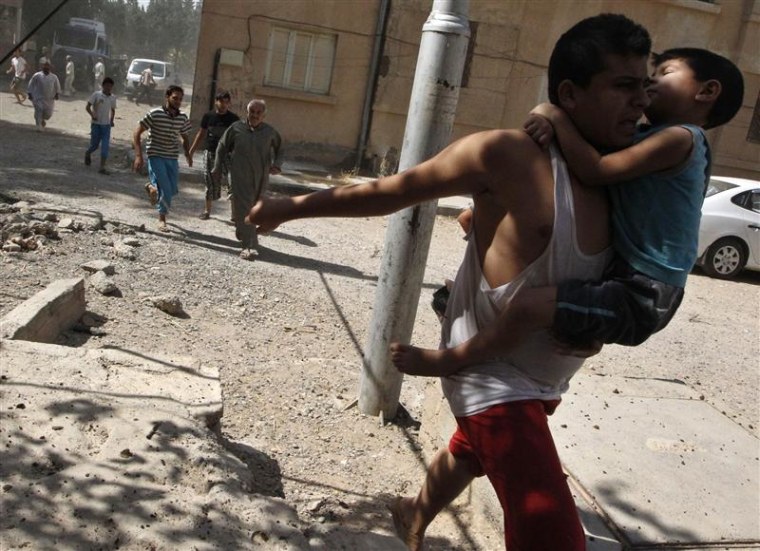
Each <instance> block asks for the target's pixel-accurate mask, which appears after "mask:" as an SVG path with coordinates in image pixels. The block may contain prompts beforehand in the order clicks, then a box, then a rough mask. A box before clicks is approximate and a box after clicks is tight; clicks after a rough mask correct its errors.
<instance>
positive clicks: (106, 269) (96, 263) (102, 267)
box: [81, 260, 116, 276]
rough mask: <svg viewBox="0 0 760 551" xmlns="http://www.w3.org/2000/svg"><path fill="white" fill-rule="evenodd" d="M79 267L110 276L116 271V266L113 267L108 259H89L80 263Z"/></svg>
mask: <svg viewBox="0 0 760 551" xmlns="http://www.w3.org/2000/svg"><path fill="white" fill-rule="evenodd" d="M81 267H82V269H83V270H84V271H85V272H90V273H91V274H94V273H95V272H103V273H104V274H106V275H109V276H110V275H114V274H115V273H116V268H114V265H113V264H111V263H110V262H108V260H91V261H90V262H87V263H86V264H82V266H81Z"/></svg>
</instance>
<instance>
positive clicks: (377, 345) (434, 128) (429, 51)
mask: <svg viewBox="0 0 760 551" xmlns="http://www.w3.org/2000/svg"><path fill="white" fill-rule="evenodd" d="M468 10H469V0H434V2H433V9H432V11H431V13H430V15H429V16H428V19H427V21H426V22H425V24H424V25H423V27H422V40H421V42H420V52H419V56H418V58H417V69H416V72H415V75H414V85H413V86H412V96H411V100H410V102H409V112H408V114H407V119H406V129H405V131H404V144H403V146H402V150H401V159H400V162H399V170H400V171H402V170H405V169H407V168H409V167H412V166H415V165H418V164H420V163H421V162H423V161H425V160H427V159H429V158H430V157H432V156H434V155H435V154H436V153H438V152H439V151H440V150H441V149H443V148H444V147H446V146H447V145H448V143H449V140H450V139H451V130H452V127H453V126H454V115H455V113H456V106H457V101H458V100H459V87H460V84H461V81H462V72H463V70H464V63H465V58H466V56H467V44H468V41H469V36H470V25H469V23H468V20H467V15H468ZM436 206H437V202H436V201H431V202H429V203H425V204H422V205H418V206H416V207H412V208H408V209H404V210H402V211H399V212H397V213H396V214H394V215H392V216H391V218H390V221H389V224H388V229H387V231H386V234H385V249H384V253H383V261H382V264H381V267H380V276H379V281H378V288H377V292H376V294H375V305H374V310H373V314H372V322H371V325H370V331H369V338H368V342H367V345H366V347H365V352H364V356H365V358H364V361H365V365H364V370H363V371H362V379H361V387H360V391H359V410H360V411H361V412H362V413H365V414H367V415H379V414H381V413H382V414H383V416H384V417H385V418H386V419H390V418H392V417H394V416H395V415H396V410H397V409H398V400H399V395H400V394H401V381H402V378H403V375H402V374H401V373H400V372H399V371H398V370H397V369H396V368H395V367H394V366H393V364H392V363H391V360H390V351H389V345H390V343H391V342H396V341H398V342H404V343H408V342H409V341H410V339H411V336H412V329H413V327H414V318H415V316H416V314H417V303H418V302H419V298H420V288H421V286H422V279H423V276H424V274H425V263H426V262H427V255H428V249H429V248H430V238H431V235H432V232H433V224H434V222H435V212H436Z"/></svg>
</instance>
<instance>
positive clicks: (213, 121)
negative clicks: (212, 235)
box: [190, 92, 239, 220]
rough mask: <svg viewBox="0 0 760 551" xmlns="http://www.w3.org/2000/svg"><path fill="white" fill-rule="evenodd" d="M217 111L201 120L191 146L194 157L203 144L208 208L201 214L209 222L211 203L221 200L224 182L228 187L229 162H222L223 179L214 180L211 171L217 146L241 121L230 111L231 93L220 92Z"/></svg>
mask: <svg viewBox="0 0 760 551" xmlns="http://www.w3.org/2000/svg"><path fill="white" fill-rule="evenodd" d="M214 107H215V109H214V110H213V111H209V112H208V113H206V114H205V115H203V118H202V119H201V127H200V128H199V129H198V133H197V134H196V135H195V139H194V140H193V144H192V145H191V146H190V156H191V157H192V156H193V153H195V150H196V149H198V147H199V146H200V144H201V142H202V141H204V139H205V142H204V144H203V148H204V149H203V182H204V183H205V184H206V208H205V209H204V211H203V212H202V213H201V215H200V216H199V218H200V219H201V220H208V219H209V216H210V215H211V202H212V201H215V200H217V199H219V198H220V197H221V195H222V181H224V182H225V187H229V186H228V185H227V171H228V169H227V160H226V159H221V161H222V176H223V177H222V178H212V177H211V170H212V169H213V168H214V161H215V158H216V146H217V145H218V144H219V140H220V139H221V138H222V136H223V135H224V131H225V130H227V128H228V127H229V126H230V125H231V124H232V123H233V122H236V121H238V120H239V117H238V116H237V115H236V114H235V113H233V112H232V111H230V110H229V107H230V93H229V92H219V93H218V94H217V95H216V98H215V101H214Z"/></svg>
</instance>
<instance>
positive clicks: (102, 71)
mask: <svg viewBox="0 0 760 551" xmlns="http://www.w3.org/2000/svg"><path fill="white" fill-rule="evenodd" d="M92 74H93V75H95V82H94V85H93V89H94V90H97V89H98V88H100V85H101V83H102V82H103V79H104V78H105V76H106V65H105V63H103V58H102V57H99V58H98V62H97V63H96V64H95V66H94V67H93V68H92Z"/></svg>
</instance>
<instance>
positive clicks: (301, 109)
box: [192, 0, 378, 164]
mask: <svg viewBox="0 0 760 551" xmlns="http://www.w3.org/2000/svg"><path fill="white" fill-rule="evenodd" d="M377 4H378V2H377V1H376V0H362V1H361V2H346V1H338V0H334V1H322V0H288V1H287V2H282V1H281V0H259V1H256V2H250V1H248V0H204V2H203V12H202V20H201V31H200V36H199V43H198V60H197V64H196V73H195V84H194V95H193V105H192V114H193V119H194V122H196V123H197V122H198V121H199V120H200V117H201V115H202V114H203V113H204V112H205V111H206V110H207V109H208V107H209V100H210V97H211V95H210V94H211V88H212V80H213V75H214V60H215V56H216V53H217V50H218V49H220V48H225V49H230V50H234V51H236V52H242V65H241V66H234V65H225V64H221V65H219V67H218V71H217V86H216V89H217V90H219V89H226V90H229V91H230V92H231V93H232V95H233V110H234V111H235V112H236V113H237V114H239V115H243V114H244V113H245V105H246V103H247V102H248V101H249V100H250V99H251V98H252V97H254V96H255V97H260V98H263V99H264V100H266V102H267V122H269V123H270V124H272V125H273V126H275V127H276V128H277V129H278V130H279V131H280V133H281V134H282V136H283V138H284V140H285V141H286V142H287V146H288V156H289V157H293V156H299V155H303V156H307V157H311V158H313V159H316V160H320V161H322V162H327V163H329V164H332V163H339V162H341V161H345V160H346V159H348V161H347V162H350V163H353V158H352V155H353V154H354V151H355V149H356V146H357V139H358V136H359V132H360V127H361V117H362V108H363V103H364V98H365V93H366V82H367V75H368V71H369V63H370V58H371V52H372V46H373V43H374V32H375V22H376V14H377ZM274 28H283V29H292V30H295V31H303V32H305V33H315V34H323V35H334V36H335V38H336V42H335V58H334V59H335V61H334V64H333V67H332V70H333V72H332V81H331V85H330V88H329V92H328V93H326V94H321V93H309V92H304V91H299V90H292V89H286V88H281V87H275V86H268V85H266V84H265V71H266V65H267V59H268V52H269V41H270V35H271V33H272V30H273V29H274Z"/></svg>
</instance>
